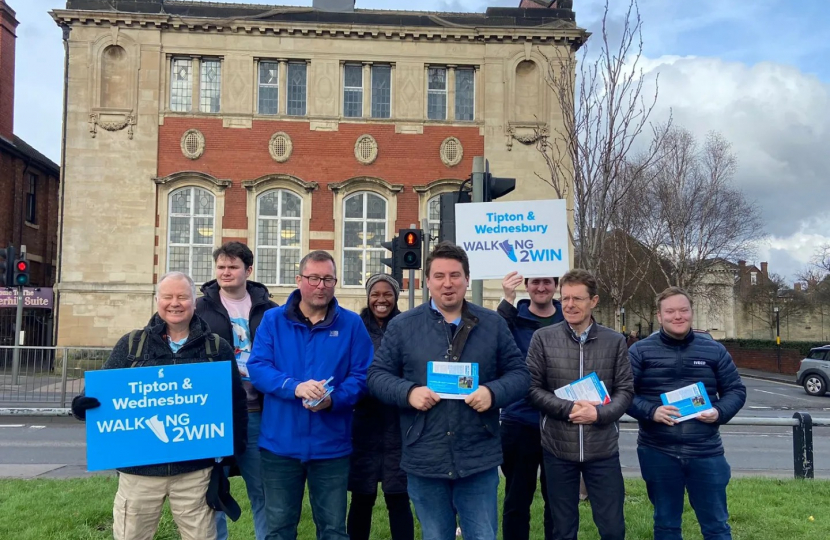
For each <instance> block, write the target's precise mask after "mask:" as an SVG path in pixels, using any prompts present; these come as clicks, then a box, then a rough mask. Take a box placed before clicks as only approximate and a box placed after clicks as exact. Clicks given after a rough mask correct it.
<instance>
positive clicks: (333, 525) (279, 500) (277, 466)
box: [260, 450, 349, 540]
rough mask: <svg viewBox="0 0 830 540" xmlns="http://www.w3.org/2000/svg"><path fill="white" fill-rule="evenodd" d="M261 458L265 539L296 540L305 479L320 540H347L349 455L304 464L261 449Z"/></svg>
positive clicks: (318, 539)
mask: <svg viewBox="0 0 830 540" xmlns="http://www.w3.org/2000/svg"><path fill="white" fill-rule="evenodd" d="M260 456H261V459H262V484H263V487H264V488H265V514H266V517H267V520H268V534H267V535H266V536H265V539H266V540H296V538H297V525H298V524H299V523H300V513H301V511H302V508H303V494H304V491H305V485H306V480H308V497H309V502H310V503H311V514H312V516H313V518H314V525H315V526H316V527H317V540H348V538H349V535H348V534H346V505H347V503H346V486H347V485H348V481H349V458H348V456H347V457H342V458H336V459H319V460H311V461H305V462H302V461H300V460H299V459H293V458H287V457H282V456H277V455H275V454H272V453H271V452H268V451H267V450H261V453H260Z"/></svg>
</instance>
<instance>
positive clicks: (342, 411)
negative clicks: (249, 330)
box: [248, 251, 374, 540]
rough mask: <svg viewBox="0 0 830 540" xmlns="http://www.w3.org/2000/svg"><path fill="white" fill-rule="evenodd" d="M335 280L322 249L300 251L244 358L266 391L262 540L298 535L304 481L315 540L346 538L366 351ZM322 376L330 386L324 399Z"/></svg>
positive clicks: (368, 345) (369, 350) (364, 337)
mask: <svg viewBox="0 0 830 540" xmlns="http://www.w3.org/2000/svg"><path fill="white" fill-rule="evenodd" d="M335 276H336V268H335V264H334V259H333V258H332V256H331V255H330V254H328V253H327V252H325V251H313V252H311V253H309V254H308V255H306V256H305V257H304V258H303V259H302V260H301V261H300V273H299V274H298V275H297V278H296V280H297V290H296V291H294V292H293V293H292V294H291V296H289V297H288V301H287V302H286V303H285V305H284V306H282V307H279V308H275V309H272V310H269V311H268V312H266V313H265V315H264V316H263V319H262V323H261V324H260V325H259V331H258V332H257V335H256V338H255V340H254V348H253V351H252V353H251V356H250V358H249V360H248V373H249V375H250V377H251V382H252V383H253V385H254V387H256V389H257V390H259V391H260V392H262V393H263V395H264V396H265V405H264V407H263V412H262V427H261V431H260V436H259V448H260V450H261V454H262V458H261V459H262V481H263V485H264V487H265V501H266V515H267V521H268V535H267V536H266V539H267V540H295V539H296V538H297V525H298V524H299V522H300V513H301V510H302V505H303V494H304V491H305V486H306V480H308V491H309V495H310V500H311V511H312V514H313V515H314V523H315V525H316V526H317V538H318V540H348V538H349V536H348V534H347V533H346V488H347V486H348V480H349V455H350V454H351V453H352V442H351V437H352V410H353V409H354V406H355V404H356V403H357V401H358V400H359V399H360V397H361V396H362V395H363V394H365V393H366V370H367V369H368V367H369V364H370V363H371V361H372V356H373V354H374V350H373V347H372V340H371V339H370V338H369V334H368V333H367V332H366V327H365V326H364V325H363V321H361V320H360V317H359V316H358V315H357V314H356V313H353V312H351V311H348V310H345V309H343V308H341V307H340V306H339V305H338V304H337V300H335V299H334V286H335V284H336V283H337V278H336V277H335ZM327 381H329V382H328V385H329V386H331V387H333V388H334V390H333V391H332V392H331V394H330V395H328V396H326V382H327ZM324 396H325V399H323V400H322V401H320V403H319V404H317V405H313V404H314V402H315V401H316V400H320V398H323V397H324ZM312 405H313V406H312Z"/></svg>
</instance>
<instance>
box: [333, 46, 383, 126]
mask: <svg viewBox="0 0 830 540" xmlns="http://www.w3.org/2000/svg"><path fill="white" fill-rule="evenodd" d="M358 64H360V65H362V66H363V72H362V75H363V78H362V84H363V87H362V88H363V106H362V111H361V115H360V116H345V115H344V113H345V83H346V66H354V65H358ZM375 65H378V66H382V67H388V68H389V116H386V117H381V116H377V117H376V116H372V104H373V102H372V100H373V95H372V68H373V67H374V66H375ZM395 73H396V69H395V62H394V61H392V62H390V61H387V60H382V61H377V62H376V61H374V60H340V71H339V74H338V76H339V77H340V81H339V89H338V91H339V92H340V97H339V100H340V101H339V109H338V111H339V112H338V114H339V118H340V121H344V122H355V121H357V122H360V121H371V122H388V121H394V119H395V99H396V96H395Z"/></svg>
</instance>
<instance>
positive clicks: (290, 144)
mask: <svg viewBox="0 0 830 540" xmlns="http://www.w3.org/2000/svg"><path fill="white" fill-rule="evenodd" d="M277 139H282V140H283V141H284V146H285V153H284V154H283V155H280V154H277V152H276V150H275V148H274V145H275V143H276V142H277ZM293 152H294V141H293V140H292V139H291V135H289V134H288V133H286V132H284V131H278V132H276V133H274V134H273V135H271V138H270V139H269V140H268V153H269V154H270V155H271V158H272V159H273V160H274V161H276V162H277V163H285V162H286V161H288V159H289V158H290V157H291V154H292V153H293Z"/></svg>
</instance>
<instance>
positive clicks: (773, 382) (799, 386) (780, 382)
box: [741, 375, 801, 388]
mask: <svg viewBox="0 0 830 540" xmlns="http://www.w3.org/2000/svg"><path fill="white" fill-rule="evenodd" d="M741 377H746V378H747V379H752V380H754V381H764V382H768V383H772V384H783V385H784V386H791V387H793V388H801V385H800V384H795V383H789V382H784V381H773V380H770V379H756V378H754V377H753V376H752V375H741Z"/></svg>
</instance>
